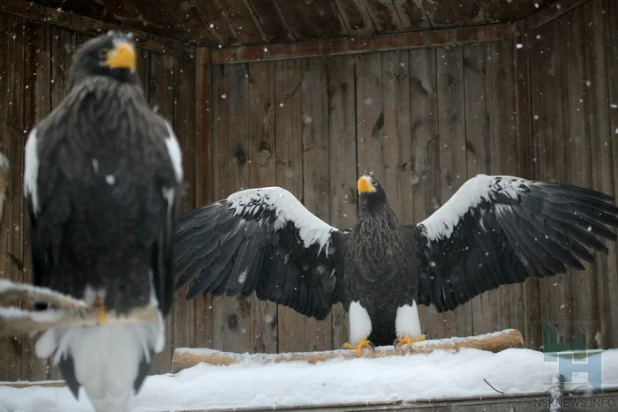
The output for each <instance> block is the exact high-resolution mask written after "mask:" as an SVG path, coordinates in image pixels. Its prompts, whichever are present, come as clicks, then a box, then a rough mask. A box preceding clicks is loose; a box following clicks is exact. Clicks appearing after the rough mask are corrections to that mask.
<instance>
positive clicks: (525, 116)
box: [512, 23, 542, 349]
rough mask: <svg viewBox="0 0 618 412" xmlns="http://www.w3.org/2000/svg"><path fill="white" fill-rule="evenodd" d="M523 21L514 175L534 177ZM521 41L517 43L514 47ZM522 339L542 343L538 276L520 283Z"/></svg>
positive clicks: (517, 53) (527, 38)
mask: <svg viewBox="0 0 618 412" xmlns="http://www.w3.org/2000/svg"><path fill="white" fill-rule="evenodd" d="M526 30H527V29H526V25H525V23H520V24H518V25H516V26H515V31H516V33H515V39H514V41H513V43H514V44H513V46H512V47H513V48H514V51H513V57H514V61H515V63H514V65H515V76H516V78H515V82H516V87H515V122H516V127H517V154H518V176H521V177H523V178H525V179H534V177H535V176H534V172H535V168H534V160H535V159H534V143H533V137H532V118H533V117H532V114H531V111H532V109H533V105H532V100H531V96H530V94H531V77H530V69H531V58H530V55H531V53H532V40H531V38H534V37H532V34H528V33H527V32H526ZM518 44H521V47H519V48H518V47H517V45H518ZM522 288H523V291H522V293H523V298H522V299H523V302H524V311H523V313H524V316H523V318H524V319H523V321H524V326H523V329H521V330H522V331H523V334H524V342H525V344H526V347H528V348H530V349H538V348H539V347H540V346H541V344H542V338H541V325H540V321H539V319H540V313H541V309H540V301H539V280H538V279H536V278H529V279H527V280H526V281H525V282H524V283H523V286H522Z"/></svg>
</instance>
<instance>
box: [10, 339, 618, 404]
mask: <svg viewBox="0 0 618 412" xmlns="http://www.w3.org/2000/svg"><path fill="white" fill-rule="evenodd" d="M591 356H601V364H602V382H603V388H604V389H607V388H616V387H618V350H609V351H605V352H603V353H602V354H599V353H597V354H595V355H591ZM557 373H558V363H557V362H546V361H545V360H544V354H543V353H541V352H537V351H532V350H528V349H508V350H505V351H502V352H500V353H495V354H494V353H491V352H486V351H480V350H476V349H462V350H461V351H460V352H458V353H453V352H446V351H435V352H433V353H430V354H427V355H420V354H415V355H407V356H403V357H383V358H375V359H363V358H358V359H353V360H331V361H327V362H323V363H318V364H316V365H309V364H307V363H303V362H291V363H279V364H266V365H256V364H251V363H248V362H245V363H241V364H234V365H232V366H210V365H206V364H200V365H197V366H194V367H192V368H189V369H186V370H183V371H181V372H179V373H177V374H174V375H173V374H166V375H157V376H151V377H148V379H147V380H146V382H145V384H144V386H143V388H142V390H141V392H140V393H139V394H138V395H137V397H135V398H134V400H133V403H132V407H133V409H132V410H133V411H139V412H145V411H152V412H154V411H163V410H179V409H181V410H190V409H219V408H230V409H233V408H235V409H238V408H256V407H281V406H291V405H317V404H333V403H337V404H340V403H354V404H358V403H366V402H386V401H397V400H402V401H414V400H427V399H437V398H453V397H469V396H487V395H497V393H496V392H495V391H494V390H493V389H492V388H491V387H490V386H489V385H488V384H487V383H485V381H484V379H486V380H487V381H488V382H489V383H490V384H491V385H492V386H493V387H494V388H496V389H497V390H500V391H503V392H504V393H505V394H525V393H538V392H547V393H548V394H549V393H550V391H551V388H552V386H555V385H554V384H552V378H553V377H554V375H556V374H557ZM574 380H575V381H576V382H580V383H578V384H568V383H567V384H566V388H567V389H569V387H571V388H573V387H581V386H582V383H581V382H585V381H586V376H585V374H583V376H582V375H580V374H575V376H574ZM68 410H71V411H79V412H81V411H91V408H90V406H89V404H88V401H87V400H86V399H85V397H84V396H83V394H82V395H81V396H80V400H79V402H78V401H75V400H74V399H73V396H72V395H71V394H70V392H69V390H68V389H66V388H41V387H30V388H26V389H14V388H8V387H0V412H5V411H7V412H8V411H11V412H13V411H15V412H17V411H42V412H43V411H44V412H51V411H68Z"/></svg>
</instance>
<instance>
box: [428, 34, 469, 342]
mask: <svg viewBox="0 0 618 412" xmlns="http://www.w3.org/2000/svg"><path fill="white" fill-rule="evenodd" d="M436 61H437V67H436V69H437V79H438V80H437V85H438V129H439V142H440V163H439V165H440V204H444V203H445V202H446V201H448V199H450V197H451V196H452V195H453V194H454V193H455V192H456V191H457V189H459V187H461V185H462V184H463V183H464V182H465V181H466V180H467V171H466V123H465V120H466V119H465V99H464V97H465V95H464V69H463V61H464V60H463V47H460V46H451V47H440V48H438V49H437V50H436ZM444 329H445V331H444V333H445V335H444V336H467V335H471V334H472V333H473V330H472V305H463V306H460V307H458V308H457V309H455V310H454V311H452V312H446V313H445V314H444Z"/></svg>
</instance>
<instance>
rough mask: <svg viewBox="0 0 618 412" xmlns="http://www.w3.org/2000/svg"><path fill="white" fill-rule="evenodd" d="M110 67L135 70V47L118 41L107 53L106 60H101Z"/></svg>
mask: <svg viewBox="0 0 618 412" xmlns="http://www.w3.org/2000/svg"><path fill="white" fill-rule="evenodd" d="M103 63H104V64H105V65H106V66H109V67H111V68H112V69H118V68H119V69H129V70H131V71H132V72H135V66H136V57H135V49H134V48H133V46H131V45H130V44H129V43H127V42H124V43H120V44H119V45H118V46H116V47H115V48H114V49H112V50H110V52H109V53H108V54H107V60H105V61H104V62H103Z"/></svg>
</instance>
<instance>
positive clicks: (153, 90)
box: [145, 53, 176, 373]
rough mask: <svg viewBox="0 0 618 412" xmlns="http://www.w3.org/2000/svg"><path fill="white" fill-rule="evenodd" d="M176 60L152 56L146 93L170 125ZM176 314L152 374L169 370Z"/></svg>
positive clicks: (170, 320)
mask: <svg viewBox="0 0 618 412" xmlns="http://www.w3.org/2000/svg"><path fill="white" fill-rule="evenodd" d="M175 71H176V60H175V59H174V58H173V57H171V56H168V55H164V54H159V53H151V54H150V82H149V84H148V87H147V89H146V90H145V93H146V94H148V95H149V100H150V104H151V105H152V106H153V107H154V108H156V110H157V112H158V113H159V114H160V115H161V116H163V117H164V118H165V119H167V120H168V121H169V122H170V123H172V126H173V122H174V73H175ZM174 318H175V316H174V314H170V315H169V316H167V319H166V322H165V330H166V336H165V338H166V343H165V349H163V351H162V352H161V353H160V354H159V355H158V356H157V360H156V362H155V365H154V367H153V368H152V369H151V373H161V372H164V371H167V370H169V368H170V362H171V360H172V359H171V356H172V353H173V351H174V333H173V331H174Z"/></svg>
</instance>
